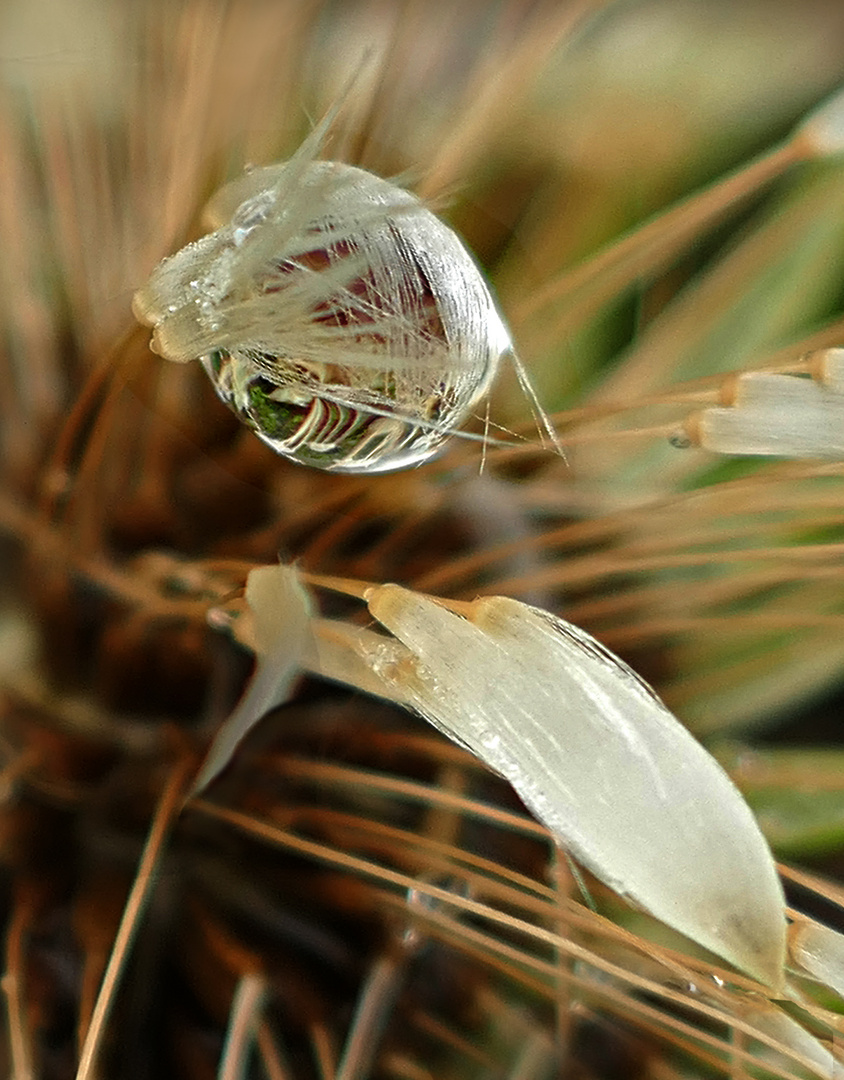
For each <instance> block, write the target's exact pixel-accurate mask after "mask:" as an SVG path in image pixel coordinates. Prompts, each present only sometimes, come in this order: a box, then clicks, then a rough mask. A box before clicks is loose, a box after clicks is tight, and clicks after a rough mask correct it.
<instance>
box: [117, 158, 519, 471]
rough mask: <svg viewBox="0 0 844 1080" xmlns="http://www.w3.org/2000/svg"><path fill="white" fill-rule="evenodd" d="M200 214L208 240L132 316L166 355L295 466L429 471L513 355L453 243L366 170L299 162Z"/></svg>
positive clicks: (169, 269)
mask: <svg viewBox="0 0 844 1080" xmlns="http://www.w3.org/2000/svg"><path fill="white" fill-rule="evenodd" d="M206 214H207V217H208V219H209V222H210V224H212V225H213V226H216V228H215V229H214V231H213V232H211V233H209V234H208V235H207V236H205V237H203V238H201V239H200V240H198V241H196V242H194V243H192V244H188V245H187V246H186V247H185V248H183V249H182V250H181V251H179V252H177V253H176V254H175V255H172V256H170V258H168V259H165V260H164V261H163V262H162V263H161V264H160V265H159V266H158V267H157V269H156V270H155V271H154V273H153V275H152V277H151V278H150V281H149V282H148V283H147V285H146V286H144V288H143V289H141V290H140V291H139V292H138V293H137V295H136V297H135V302H134V310H135V314H136V315H137V317H138V318H139V319H140V320H141V321H142V322H144V323H146V324H147V325H150V326H152V327H153V328H154V331H153V339H152V348H153V349H154V350H155V351H156V352H159V353H161V355H163V356H164V357H166V358H167V359H170V360H175V361H182V362H187V361H190V360H194V359H199V360H200V361H201V362H202V365H203V367H204V368H205V370H206V372H207V373H208V376H209V378H210V379H211V381H212V383H213V384H214V387H215V389H216V391H217V394H218V395H219V397H220V398H221V399H222V400H223V401H224V402H225V403H226V404H227V405H228V406H229V407H230V408H231V409H232V410H233V411H234V412H235V413H236V414H237V415H238V417H239V418H240V419H241V420H242V421H243V422H244V423H245V424H246V425H247V426H248V427H250V428H251V429H252V430H253V431H254V432H255V434H256V435H257V436H258V437H259V438H260V439H261V440H263V441H264V442H265V443H267V444H268V445H269V446H271V447H272V448H273V449H274V450H276V451H277V452H278V453H279V454H282V455H283V456H285V457H287V458H291V459H292V460H294V461H297V462H300V463H302V464H305V465H310V466H314V467H317V468H321V469H326V470H330V471H336V472H386V471H392V470H396V469H401V468H406V467H408V466H413V465H417V464H420V463H421V462H423V461H425V460H427V459H428V458H430V457H431V456H432V455H434V454H435V453H436V452H437V451H438V450H439V449H440V447H441V446H442V444H443V443H444V442H445V440H446V439H447V438H448V436H449V435H450V434H452V433H453V432H454V431H455V430H456V429H457V428H459V427H460V425H461V424H462V423H464V422H465V421H466V419H467V418H468V417H469V416H470V415H471V413H472V411H473V410H474V409H475V407H476V406H477V404H478V402H479V401H481V400H482V398H483V397H484V396H485V394H486V393H487V392H488V390H489V388H490V384H491V382H492V380H493V378H494V376H495V373H496V369H497V366H498V363H499V360H500V359H501V357H502V356H503V355H504V354H505V353H507V352H509V351H510V349H511V343H510V337H509V333H508V331H507V328H506V326H505V325H504V322H503V321H502V318H501V316H500V315H499V313H498V311H497V309H496V305H495V302H494V300H493V298H492V296H491V294H490V291H489V288H488V286H487V284H486V282H485V281H484V278H483V275H482V274H481V272H480V270H479V269H478V267H477V265H476V264H475V262H474V260H473V259H472V257H471V255H470V254H469V253H468V251H467V250H466V248H465V247H464V246H463V244H462V242H461V241H460V240H459V238H458V237H457V235H456V234H455V233H454V232H453V231H452V230H451V229H450V228H449V227H448V226H447V225H445V224H444V223H443V222H442V221H440V220H439V218H437V217H436V216H435V215H434V214H433V213H432V212H431V211H430V210H428V209H427V208H426V207H425V206H423V205H422V203H421V202H420V201H419V200H418V199H417V198H416V197H415V196H413V195H412V194H411V193H409V192H407V191H405V190H404V189H402V188H400V187H397V186H396V185H394V184H392V183H389V182H388V181H386V180H382V179H380V178H379V177H377V176H374V175H372V174H371V173H368V172H365V171H364V170H362V169H359V168H356V167H353V166H350V165H344V164H341V163H338V162H329V161H313V160H308V161H305V162H302V161H298V160H297V159H296V158H294V159H293V160H291V161H290V162H287V163H284V164H281V165H273V166H268V167H266V168H262V169H254V170H252V171H251V172H248V173H246V174H244V176H242V177H241V178H239V179H238V180H235V181H233V182H232V183H231V184H229V185H227V186H226V187H225V188H223V189H222V190H221V191H220V192H218V193H217V195H216V196H215V197H214V199H212V201H211V203H210V204H209V208H208V210H207V212H206Z"/></svg>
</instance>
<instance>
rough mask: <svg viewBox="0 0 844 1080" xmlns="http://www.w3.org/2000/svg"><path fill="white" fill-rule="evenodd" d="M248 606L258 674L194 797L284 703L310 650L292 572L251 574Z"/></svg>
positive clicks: (302, 601) (305, 604) (221, 733)
mask: <svg viewBox="0 0 844 1080" xmlns="http://www.w3.org/2000/svg"><path fill="white" fill-rule="evenodd" d="M246 602H247V605H248V607H249V611H250V612H251V616H252V627H251V631H252V634H251V636H252V640H253V641H254V646H255V655H256V666H255V672H254V674H253V676H252V678H251V679H250V681H249V684H248V686H247V687H246V690H245V692H244V694H243V697H242V698H241V699H240V701H239V702H238V703H237V705H236V706H235V709H234V711H233V712H232V714H231V715H230V716H229V717H228V718H227V719H226V720H225V721H224V722H223V724H222V725H221V727H220V729H219V730H218V732H217V734H216V736H215V738H214V742H213V743H212V744H211V748H210V750H209V751H208V754H207V755H206V758H205V760H204V761H203V763H202V767H201V768H200V770H199V773H198V774H197V777H196V780H195V781H194V783H193V788H192V789H191V795H196V794H197V793H198V792H200V791H201V790H202V789H203V788H205V787H207V786H208V785H209V784H210V783H211V781H212V780H213V779H214V778H215V777H216V776H218V775H219V774H220V773H221V772H222V770H223V769H224V768H225V767H226V765H228V763H229V761H230V760H231V758H232V755H233V754H234V752H235V750H236V749H237V747H238V746H239V744H240V743H241V741H242V740H243V739H244V738H245V736H246V735H247V734H248V732H249V731H251V730H252V728H253V727H254V726H255V725H256V724H257V723H258V721H259V720H260V719H261V717H262V716H264V715H265V714H266V713H267V712H269V710H270V709H272V708H275V706H276V705H279V704H281V702H282V701H284V700H285V698H286V697H287V696H288V695H289V693H290V691H291V689H292V687H293V684H294V682H295V680H296V678H297V676H298V675H299V673H300V671H301V669H302V662H303V658H304V655H305V652H306V649H307V648H309V641H310V637H311V630H310V623H311V607H310V600H309V597H308V594H307V592H306V591H305V589H304V588H303V587H302V584H301V583H300V581H299V578H298V576H297V574H296V571H295V570H293V569H292V568H291V567H286V566H259V567H258V568H257V569H255V570H252V571H251V572H250V573H249V576H248V578H247V580H246Z"/></svg>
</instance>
